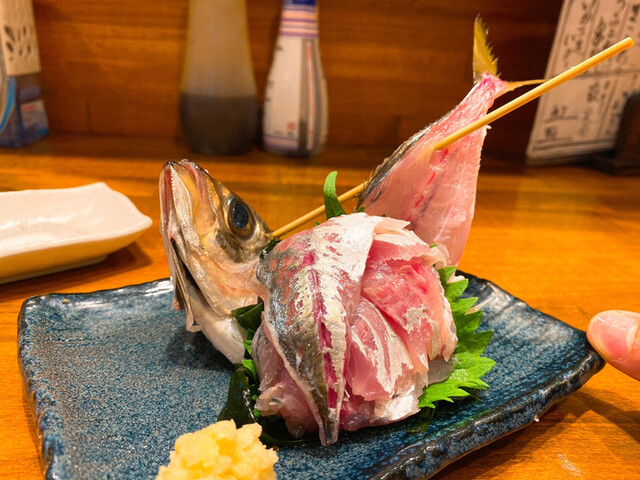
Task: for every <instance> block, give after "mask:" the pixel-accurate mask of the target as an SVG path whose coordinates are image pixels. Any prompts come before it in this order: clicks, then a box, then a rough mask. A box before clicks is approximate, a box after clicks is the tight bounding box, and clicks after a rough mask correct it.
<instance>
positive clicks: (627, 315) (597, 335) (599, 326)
mask: <svg viewBox="0 0 640 480" xmlns="http://www.w3.org/2000/svg"><path fill="white" fill-rule="evenodd" d="M639 320H640V316H638V314H634V313H631V312H625V311H622V310H609V311H607V312H602V313H599V314H598V315H596V316H595V317H593V318H592V319H591V322H590V323H589V328H588V329H587V337H588V339H589V342H591V345H593V347H594V348H595V349H596V350H597V351H598V352H599V353H600V354H601V355H602V356H603V357H605V359H606V360H609V361H611V360H613V361H619V360H622V359H624V358H626V356H627V355H629V352H630V351H631V346H632V345H633V341H634V338H635V335H636V330H637V329H638V321H639Z"/></svg>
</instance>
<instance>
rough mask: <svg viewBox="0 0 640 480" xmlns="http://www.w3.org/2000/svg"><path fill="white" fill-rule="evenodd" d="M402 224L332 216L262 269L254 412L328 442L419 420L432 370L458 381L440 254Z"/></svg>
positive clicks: (288, 243) (257, 287) (289, 242)
mask: <svg viewBox="0 0 640 480" xmlns="http://www.w3.org/2000/svg"><path fill="white" fill-rule="evenodd" d="M406 225H407V222H406V221H401V220H395V219H391V218H384V217H372V216H369V215H366V214H364V213H356V214H352V215H347V216H341V217H336V218H333V219H331V220H328V221H327V222H325V223H323V224H321V225H319V226H317V227H315V228H313V229H310V230H306V231H304V232H300V233H299V234H297V235H294V236H292V237H290V238H288V239H286V240H284V241H283V242H281V243H280V244H278V245H277V246H276V247H275V248H274V250H273V251H272V252H271V253H269V255H267V256H266V257H265V258H264V259H263V260H262V261H261V264H260V266H259V267H258V271H257V280H258V281H257V282H256V283H255V284H254V285H253V289H254V291H255V293H256V294H257V295H258V296H260V297H261V298H262V299H263V300H264V302H265V310H264V312H263V317H262V327H261V328H262V331H259V332H258V334H257V340H256V339H255V338H254V347H253V352H252V356H253V358H254V360H255V361H256V363H257V365H258V373H259V376H260V379H261V382H260V392H261V394H260V396H259V397H258V401H257V403H256V408H258V409H259V410H260V411H261V412H262V414H263V415H270V414H279V415H281V416H282V417H284V419H285V421H286V423H287V427H288V428H289V430H290V432H291V433H292V434H293V435H297V436H299V435H301V434H303V433H305V432H307V431H310V430H316V429H318V430H319V435H320V440H321V442H322V443H323V444H325V445H327V444H331V443H334V442H336V440H337V438H338V431H339V429H346V430H355V429H357V428H362V427H364V426H369V425H380V424H386V423H390V422H393V421H397V420H399V419H402V418H405V417H407V416H409V415H411V414H413V413H416V412H417V411H418V408H417V403H418V397H419V396H420V394H421V393H422V390H423V388H424V387H425V386H426V385H427V384H428V382H429V378H430V373H429V372H430V368H431V364H432V363H434V364H436V365H438V370H440V371H441V372H440V373H439V374H437V377H438V378H439V379H442V377H443V374H442V371H446V373H448V372H450V369H451V366H450V365H449V364H448V363H446V361H447V360H449V359H450V357H451V355H452V353H453V350H454V349H455V345H456V342H457V337H456V333H455V325H454V323H453V318H452V315H451V310H450V307H449V304H448V302H447V300H446V298H445V297H444V291H443V288H442V285H441V284H440V281H439V278H438V274H437V272H436V271H435V269H434V268H433V267H432V265H433V264H435V263H437V262H438V261H442V254H441V253H440V251H439V250H438V248H431V247H430V246H429V245H427V244H426V243H424V242H423V241H422V240H420V239H419V238H418V237H417V236H416V235H415V234H414V233H413V232H410V231H408V230H405V229H404V227H405V226H406ZM377 272H380V273H379V274H378V273H377ZM399 299H402V301H401V302H399V301H398V300H399ZM438 359H439V360H438ZM432 361H433V362H432Z"/></svg>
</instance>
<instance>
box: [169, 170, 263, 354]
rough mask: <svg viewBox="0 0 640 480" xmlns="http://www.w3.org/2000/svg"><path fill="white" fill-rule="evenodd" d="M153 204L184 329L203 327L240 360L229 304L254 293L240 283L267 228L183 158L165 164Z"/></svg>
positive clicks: (250, 299) (242, 334)
mask: <svg viewBox="0 0 640 480" xmlns="http://www.w3.org/2000/svg"><path fill="white" fill-rule="evenodd" d="M160 209H161V231H162V239H163V244H164V249H165V254H166V257H167V263H168V264H169V272H170V275H171V281H172V283H173V286H174V301H173V306H174V307H175V308H177V309H184V310H185V311H186V317H187V329H188V330H189V331H202V332H203V333H204V334H205V335H206V336H207V338H208V339H209V340H210V341H211V343H213V345H214V346H215V347H216V348H217V349H218V350H219V351H220V352H221V353H222V354H224V355H225V356H226V357H227V358H228V359H229V360H230V361H231V362H233V363H239V362H241V361H242V358H243V356H244V344H243V340H244V339H246V331H245V330H244V329H243V328H242V327H240V325H238V323H237V322H236V321H235V320H234V319H233V317H232V316H231V311H232V310H233V309H235V308H239V307H243V306H246V305H251V304H253V303H255V302H256V301H257V297H256V295H255V294H254V293H253V292H251V291H249V290H248V289H247V288H246V284H247V282H249V281H250V280H252V279H254V278H255V273H256V269H257V266H258V262H259V259H260V252H261V251H262V249H263V248H264V247H265V246H266V245H267V244H268V243H269V241H270V240H271V238H272V235H271V231H270V230H269V228H268V227H267V226H266V224H265V223H264V222H263V220H262V219H261V218H260V216H259V215H258V214H257V213H256V212H255V211H254V210H253V209H252V208H251V207H250V206H249V205H248V204H247V203H245V202H244V201H243V200H242V199H241V198H240V197H238V196H237V195H236V194H235V193H233V192H232V191H231V190H229V189H228V188H227V187H226V186H225V185H223V184H222V183H220V182H219V181H217V180H215V179H214V178H212V177H211V176H210V175H209V174H208V172H207V171H206V170H204V169H203V168H201V167H199V166H198V165H196V164H195V163H192V162H190V161H188V160H182V161H181V162H180V163H174V162H168V163H166V164H165V166H164V168H163V170H162V173H161V175H160Z"/></svg>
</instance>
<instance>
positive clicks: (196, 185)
mask: <svg viewBox="0 0 640 480" xmlns="http://www.w3.org/2000/svg"><path fill="white" fill-rule="evenodd" d="M204 175H206V172H205V171H204V170H203V169H201V168H200V167H199V166H198V165H196V164H194V163H192V162H190V161H188V160H182V161H181V162H180V163H176V162H167V163H166V164H165V165H164V167H163V170H162V175H161V179H160V200H161V202H160V210H161V222H162V227H161V228H162V236H163V241H164V244H165V251H166V253H167V263H168V264H169V271H170V273H171V277H172V280H173V282H174V285H175V289H174V290H175V296H174V300H173V307H174V308H176V309H178V310H185V311H186V312H187V319H188V325H187V326H188V327H191V328H189V329H190V330H195V329H196V328H197V323H196V321H195V319H194V316H193V313H192V312H191V302H192V300H193V298H194V297H196V298H201V297H204V295H203V293H202V290H201V289H200V287H199V286H198V283H197V282H196V281H195V279H194V277H193V275H192V274H191V271H190V270H189V267H188V265H187V263H186V261H185V259H184V258H183V255H187V249H186V248H185V245H186V242H187V239H186V238H185V233H184V231H183V228H182V227H181V224H182V222H181V221H180V218H179V214H178V209H179V208H182V210H183V211H188V212H191V214H192V215H193V214H194V212H195V209H196V208H197V207H198V204H199V202H200V201H201V199H202V198H203V197H202V195H203V194H204V188H206V187H205V186H204V182H203V177H204Z"/></svg>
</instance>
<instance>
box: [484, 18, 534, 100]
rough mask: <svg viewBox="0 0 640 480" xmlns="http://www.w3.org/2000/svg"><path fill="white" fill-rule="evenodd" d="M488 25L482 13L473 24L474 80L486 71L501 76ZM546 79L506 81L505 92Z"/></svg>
mask: <svg viewBox="0 0 640 480" xmlns="http://www.w3.org/2000/svg"><path fill="white" fill-rule="evenodd" d="M487 33H488V30H487V27H486V26H485V24H484V22H483V21H482V18H481V17H480V15H478V16H477V17H476V20H475V22H474V24H473V81H474V83H478V82H479V81H480V80H482V77H483V76H484V74H485V73H489V74H491V75H493V76H494V77H500V73H498V59H497V58H496V57H495V56H494V55H493V47H492V46H491V44H490V43H489V40H488V39H487ZM545 81H546V79H544V78H543V79H537V80H523V81H519V82H512V81H506V82H505V83H506V88H505V93H506V92H510V91H511V90H515V89H516V88H520V87H524V86H526V85H538V84H540V83H544V82H545Z"/></svg>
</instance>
